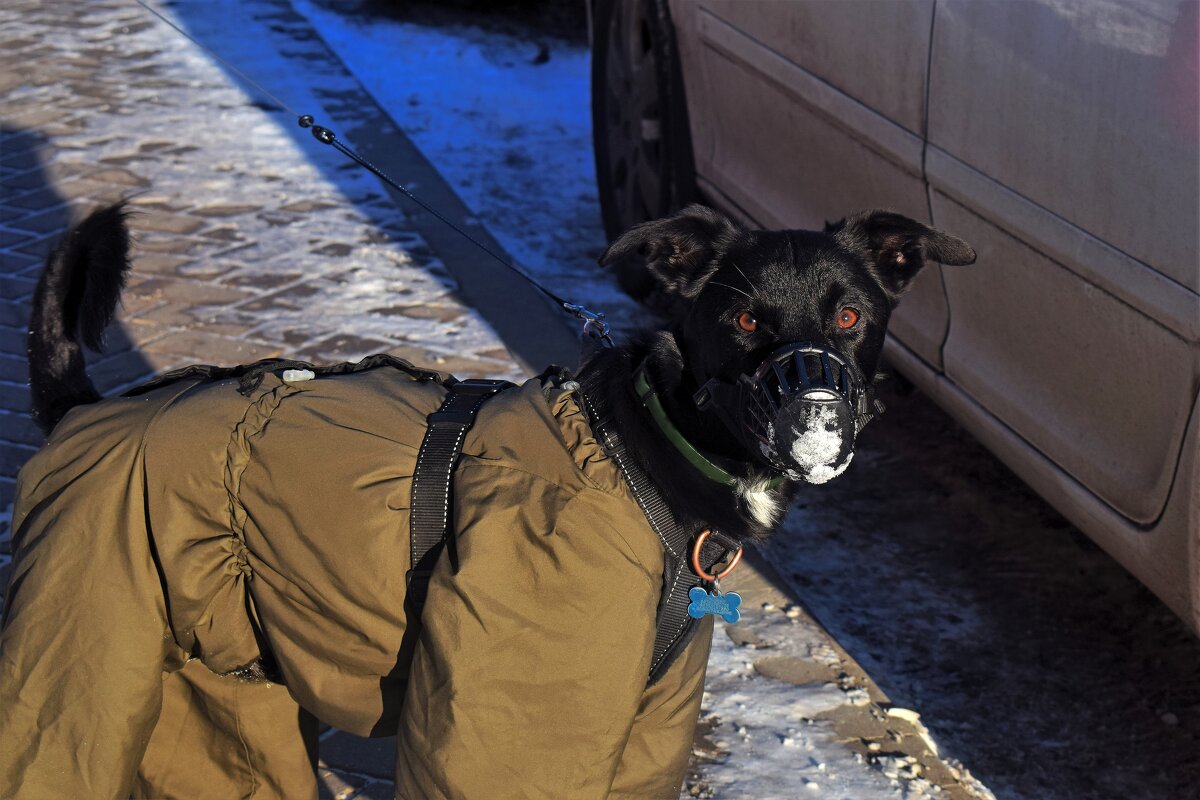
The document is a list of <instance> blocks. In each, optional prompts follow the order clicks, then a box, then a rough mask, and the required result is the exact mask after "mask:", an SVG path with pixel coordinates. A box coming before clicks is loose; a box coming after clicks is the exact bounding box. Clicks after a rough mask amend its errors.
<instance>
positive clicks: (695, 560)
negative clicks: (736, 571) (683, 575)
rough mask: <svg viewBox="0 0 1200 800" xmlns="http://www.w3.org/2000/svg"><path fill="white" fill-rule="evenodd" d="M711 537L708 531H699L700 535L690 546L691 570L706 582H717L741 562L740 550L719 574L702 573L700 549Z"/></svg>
mask: <svg viewBox="0 0 1200 800" xmlns="http://www.w3.org/2000/svg"><path fill="white" fill-rule="evenodd" d="M711 535H712V531H710V530H707V529H705V530H702V531H700V535H699V536H697V537H696V543H695V544H694V545H692V569H694V570H696V574H697V575H699V576H700V577H701V578H703V579H704V580H706V581H719V580H721V578H724V577H725V576H726V575H728V574H729V573H731V572H733V568H734V567H736V566H737V565H738V562H739V561H741V560H742V548H740V547H739V548H738V549H737V552H736V553H734V554H733V558H731V559H730V560H729V566H728V567H726V568H725V569H724V570H723V571H722V572H721V573H720V574H717V575H712V574H710V573H708V572H705V571H704V567H702V566H700V548H701V547H703V546H704V542H705V540H707V539H708V537H709V536H711Z"/></svg>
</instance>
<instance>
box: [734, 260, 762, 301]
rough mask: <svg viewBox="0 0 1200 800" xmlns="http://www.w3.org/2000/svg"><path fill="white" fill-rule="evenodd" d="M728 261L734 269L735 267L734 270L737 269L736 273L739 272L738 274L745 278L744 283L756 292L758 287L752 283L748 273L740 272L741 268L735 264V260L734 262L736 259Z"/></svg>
mask: <svg viewBox="0 0 1200 800" xmlns="http://www.w3.org/2000/svg"><path fill="white" fill-rule="evenodd" d="M729 263H730V264H733V268H734V269H736V270H737V271H738V273H739V274H740V275H741V276H742V277H743V278H745V279H746V283H748V284H750V288H751V289H753V290H754V291H756V292H757V291H758V287H757V286H755V285H754V281H752V280H750V276H749V275H747V274H746V273H744V272H742V268H741V267H739V266H738V265H737V262H736V261H730V262H729ZM760 294H761V292H760Z"/></svg>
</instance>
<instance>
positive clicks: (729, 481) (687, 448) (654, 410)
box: [633, 364, 783, 489]
mask: <svg viewBox="0 0 1200 800" xmlns="http://www.w3.org/2000/svg"><path fill="white" fill-rule="evenodd" d="M633 390H634V392H636V393H637V396H638V399H639V400H641V401H642V405H644V406H645V407H646V410H647V411H649V412H650V418H651V419H653V420H654V422H655V424H657V425H658V428H659V430H661V431H662V432H663V434H664V435H665V436H666V437H667V440H668V441H669V442H670V443H671V444H673V445H675V449H676V450H678V451H679V452H680V453H682V454H683V457H684V458H686V459H687V460H688V463H690V464H691V465H692V466H693V467H695V468H696V469H698V470H700V473H701V474H702V475H704V476H705V477H706V478H708V479H710V480H713V481H716V482H717V483H723V484H725V485H726V486H733V485H734V483H736V482H737V480H738V479H737V478H736V477H735V476H734V475H732V474H730V473H729V472H728V471H727V470H725V469H722V468H721V467H719V466H717V465H716V464H714V463H713V462H712V461H711V460H709V458H708V457H707V456H705V455H704V454H703V453H701V452H700V451H699V450H697V449H696V448H695V446H694V445H693V444H692V443H691V442H689V441H688V440H687V439H686V438H684V435H683V433H682V432H680V430H679V428H676V427H675V423H674V422H671V418H670V417H668V416H667V410H666V409H665V408H663V405H662V401H661V400H659V399H658V395H657V394H656V393H655V391H654V389H653V388H652V387H651V386H650V379H649V378H647V377H646V365H645V364H642V365H641V366H639V367H638V368H637V372H635V373H634V374H633ZM781 483H783V476H779V477H776V478H772V479H771V482H770V483H769V484H768V485H767V486H768V488H770V489H774V488H775V487H776V486H778V485H779V484H781Z"/></svg>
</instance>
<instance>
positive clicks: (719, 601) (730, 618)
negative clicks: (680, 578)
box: [688, 586, 742, 625]
mask: <svg viewBox="0 0 1200 800" xmlns="http://www.w3.org/2000/svg"><path fill="white" fill-rule="evenodd" d="M688 598H689V599H691V601H692V602H691V603H690V604H688V614H689V615H690V616H691V617H693V618H695V619H703V618H704V615H705V614H713V615H715V616H718V617H720V618H721V619H723V620H725V621H726V622H728V623H729V624H730V625H733V624H734V623H736V622H737V621H738V620H739V619H741V618H742V612H740V611H738V606H740V605H741V604H742V596H741V595H740V594H738V593H737V592H726V593H725V594H722V593H720V592H706V591H704V589H703V588H702V587H700V586H693V587H692V589H691V591H689V592H688Z"/></svg>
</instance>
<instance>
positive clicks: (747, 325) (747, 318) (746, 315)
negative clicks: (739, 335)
mask: <svg viewBox="0 0 1200 800" xmlns="http://www.w3.org/2000/svg"><path fill="white" fill-rule="evenodd" d="M737 324H738V327H739V328H741V329H742V330H744V331H745V332H746V333H754V332H755V331H756V330H758V320H756V319H755V318H754V315H753V314H751V313H750V312H749V311H743V312H742V313H741V314H738V318H737Z"/></svg>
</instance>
